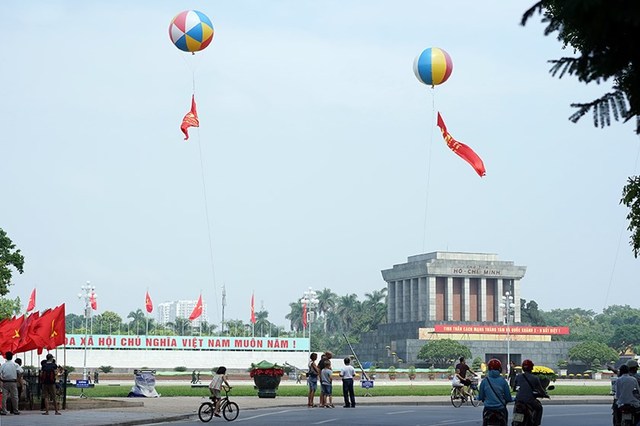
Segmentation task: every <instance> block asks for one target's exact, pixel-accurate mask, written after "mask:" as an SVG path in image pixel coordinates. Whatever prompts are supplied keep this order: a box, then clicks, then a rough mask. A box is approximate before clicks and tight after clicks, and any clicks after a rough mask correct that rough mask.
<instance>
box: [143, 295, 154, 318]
mask: <svg viewBox="0 0 640 426" xmlns="http://www.w3.org/2000/svg"><path fill="white" fill-rule="evenodd" d="M144 306H145V308H147V312H148V313H151V312H153V302H151V296H149V290H147V294H146V296H145V298H144Z"/></svg>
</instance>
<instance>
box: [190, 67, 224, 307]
mask: <svg viewBox="0 0 640 426" xmlns="http://www.w3.org/2000/svg"><path fill="white" fill-rule="evenodd" d="M180 56H181V57H182V59H183V60H184V57H183V56H182V55H180ZM184 62H185V64H186V65H187V67H188V68H189V69H190V70H191V89H192V93H193V96H194V97H195V95H196V70H195V68H194V67H191V66H190V65H189V63H188V61H186V60H185V61H184ZM195 130H196V133H197V135H198V154H199V157H200V175H201V178H202V194H203V198H204V211H205V215H206V220H207V237H208V238H209V258H210V261H211V277H212V280H213V297H214V300H215V301H216V303H215V307H216V318H217V319H218V320H219V319H220V313H219V311H218V290H217V286H216V269H215V262H214V254H213V242H212V238H211V221H210V220H209V201H208V199H207V185H206V180H205V176H204V160H203V159H202V143H201V137H200V127H199V126H198V127H196V129H195Z"/></svg>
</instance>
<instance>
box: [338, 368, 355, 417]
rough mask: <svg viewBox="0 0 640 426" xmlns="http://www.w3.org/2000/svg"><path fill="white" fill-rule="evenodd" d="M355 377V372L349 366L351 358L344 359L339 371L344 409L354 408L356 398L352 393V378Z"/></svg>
mask: <svg viewBox="0 0 640 426" xmlns="http://www.w3.org/2000/svg"><path fill="white" fill-rule="evenodd" d="M355 375H356V370H355V368H353V366H352V365H351V358H349V357H346V358H345V359H344V367H342V369H341V370H340V377H342V395H343V396H344V408H349V407H351V408H355V406H356V396H355V394H354V392H353V378H354V376H355Z"/></svg>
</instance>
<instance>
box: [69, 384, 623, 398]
mask: <svg viewBox="0 0 640 426" xmlns="http://www.w3.org/2000/svg"><path fill="white" fill-rule="evenodd" d="M610 389H611V387H610V386H600V385H599V386H562V385H557V386H556V388H555V389H554V390H553V391H550V392H549V394H550V395H551V397H552V398H553V396H554V395H558V396H569V395H578V396H579V395H601V396H606V395H609V391H610ZM130 390H131V387H130V386H107V385H98V386H96V387H94V388H90V389H85V392H84V393H85V395H87V396H89V397H94V398H104V397H126V396H127V394H128V393H129V391H130ZM156 391H158V393H159V394H161V395H162V396H208V395H209V391H208V389H207V388H192V387H191V386H189V385H158V386H156ZM450 392H451V386H449V385H442V386H438V385H435V386H420V385H414V386H411V385H406V386H405V385H400V386H384V385H382V386H376V387H374V388H373V389H371V391H370V393H371V394H372V395H373V396H376V395H377V396H446V395H449V393H450ZM355 393H356V396H364V389H362V388H356V389H355ZM306 394H307V387H306V386H281V387H280V389H278V395H279V396H300V397H303V396H305V395H306ZM67 395H71V396H77V395H80V389H76V388H72V387H70V388H68V389H67ZM231 395H235V396H255V395H257V391H256V390H255V389H254V387H253V386H250V385H239V386H234V387H233V390H232V391H231ZM333 395H334V396H342V386H334V388H333Z"/></svg>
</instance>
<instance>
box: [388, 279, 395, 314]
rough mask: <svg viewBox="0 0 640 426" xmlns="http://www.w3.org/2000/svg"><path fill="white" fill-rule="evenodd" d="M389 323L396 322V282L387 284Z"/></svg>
mask: <svg viewBox="0 0 640 426" xmlns="http://www.w3.org/2000/svg"><path fill="white" fill-rule="evenodd" d="M387 288H388V291H387V295H388V297H389V299H388V301H387V322H388V323H389V324H391V323H394V322H396V282H395V281H389V282H388V283H387Z"/></svg>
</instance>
